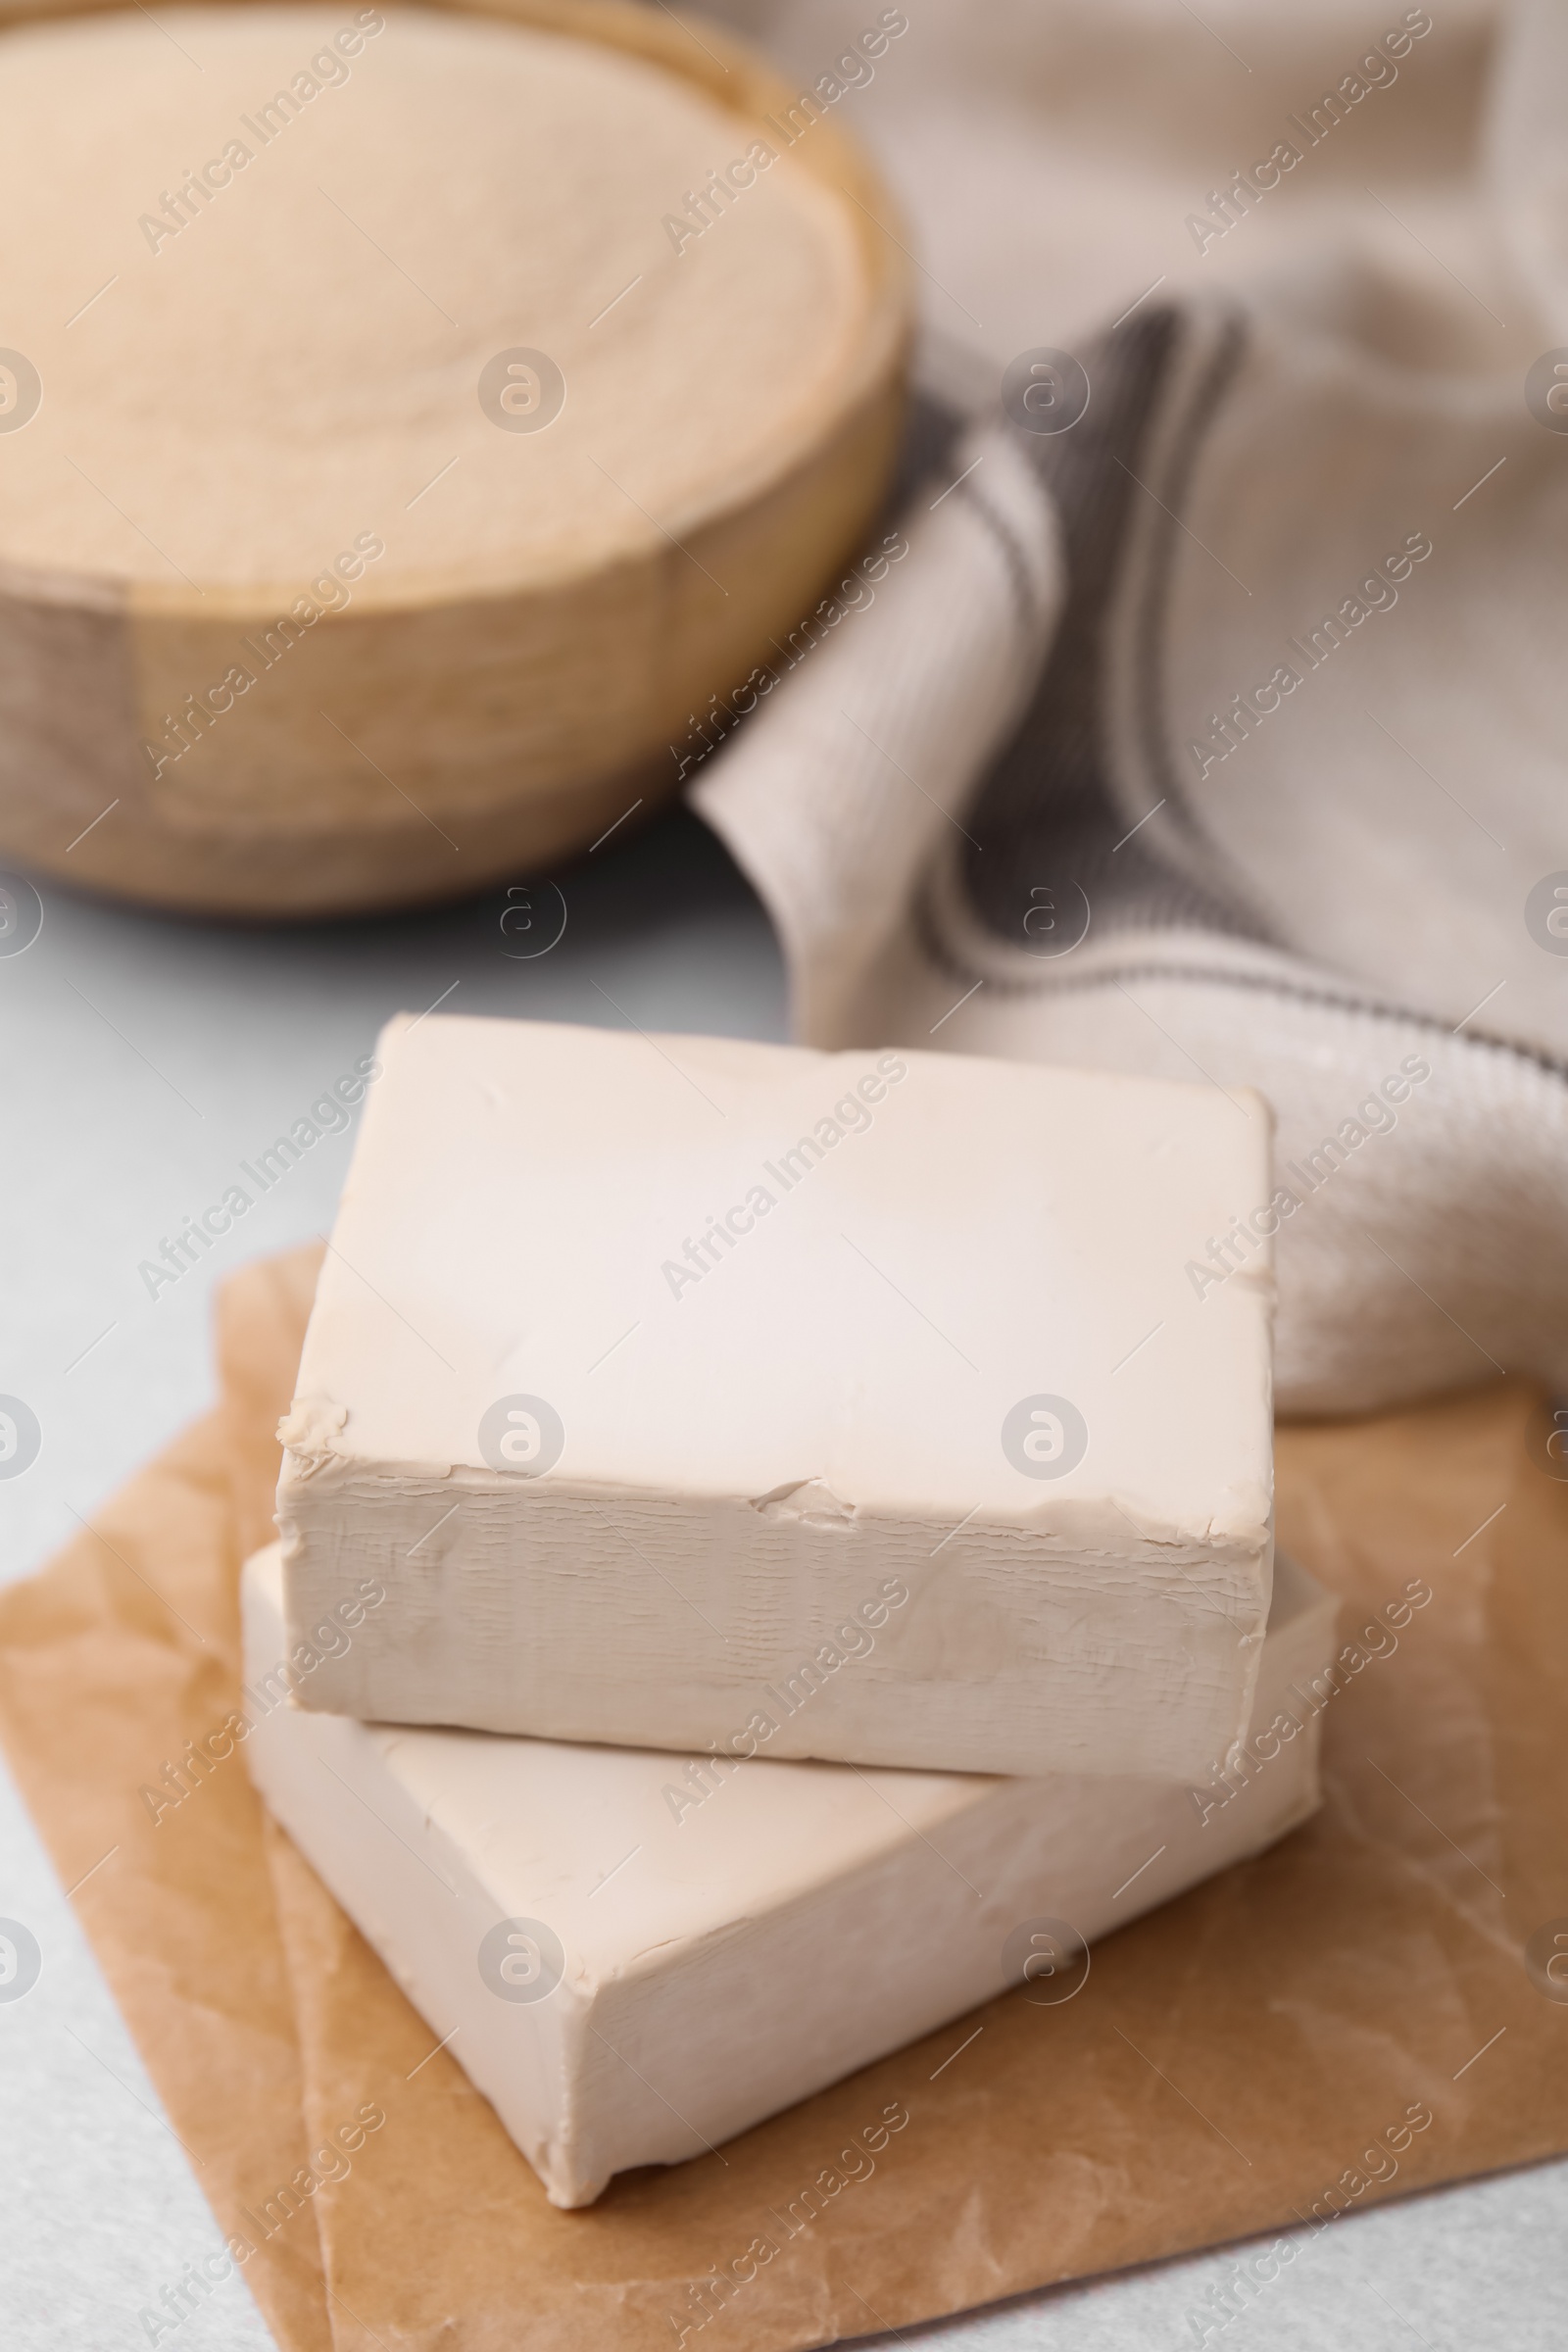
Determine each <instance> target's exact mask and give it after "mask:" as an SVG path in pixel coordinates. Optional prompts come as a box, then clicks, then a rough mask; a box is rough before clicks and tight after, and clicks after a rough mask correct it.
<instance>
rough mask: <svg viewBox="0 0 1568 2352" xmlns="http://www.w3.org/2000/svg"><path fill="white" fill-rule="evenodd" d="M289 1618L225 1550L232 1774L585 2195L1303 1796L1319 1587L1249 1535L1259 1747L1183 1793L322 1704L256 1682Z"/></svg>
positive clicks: (1324, 1640) (991, 1981) (1059, 1962)
mask: <svg viewBox="0 0 1568 2352" xmlns="http://www.w3.org/2000/svg"><path fill="white" fill-rule="evenodd" d="M388 1606H390V1596H389V1597H388V1600H387V1601H386V1602H384V1603H382V1604H380V1605H379V1606H377V1607H372V1608H371V1609H370V1611H369V1612H368V1615H365V1616H364V1618H363V1623H362V1624H361V1626H360V1627H359V1630H357V1631H356V1632H355V1633H354V1635H353V1639H354V1641H355V1642H356V1643H357V1642H358V1641H359V1640H360V1638H361V1634H362V1633H363V1631H364V1630H365V1627H366V1626H368V1625H369V1624H370V1623H372V1622H373V1621H374V1620H375V1619H376V1618H377V1617H379V1616H381V1615H383V1614H384V1612H385V1609H386V1607H388ZM361 1614H362V1612H361V1611H360V1610H358V1609H351V1611H350V1615H351V1617H357V1616H360V1615H361ZM293 1631H294V1629H293V1628H289V1629H287V1630H285V1628H284V1624H283V1612H282V1578H281V1574H280V1569H279V1563H278V1555H277V1552H276V1550H275V1548H274V1549H273V1550H272V1551H270V1552H266V1553H263V1554H262V1555H261V1556H260V1557H259V1558H257V1559H254V1560H252V1561H251V1562H250V1564H249V1566H248V1567H247V1569H246V1573H245V1666H246V1679H247V1682H248V1684H249V1686H250V1691H249V1697H250V1703H251V1707H252V1711H253V1714H254V1715H255V1716H256V1718H257V1720H256V1721H255V1724H254V1728H253V1730H252V1732H251V1734H250V1737H249V1739H248V1740H247V1741H246V1747H245V1753H246V1755H247V1757H248V1758H249V1759H250V1767H251V1771H252V1773H253V1774H254V1776H255V1778H256V1781H257V1783H258V1785H259V1787H260V1788H261V1790H262V1792H263V1794H264V1796H265V1797H266V1799H267V1801H268V1803H269V1804H270V1807H271V1809H272V1811H273V1812H274V1814H275V1815H276V1816H277V1819H278V1820H279V1821H280V1822H281V1823H282V1824H283V1826H284V1828H285V1829H286V1830H287V1831H288V1832H289V1833H290V1835H291V1836H292V1837H293V1838H294V1839H295V1841H296V1842H297V1843H298V1844H299V1846H300V1847H301V1849H302V1850H303V1851H304V1853H305V1854H306V1856H307V1858H308V1859H309V1860H310V1861H311V1862H312V1863H313V1864H314V1865H315V1867H316V1868H317V1869H318V1870H319V1872H320V1874H321V1876H322V1878H323V1879H324V1880H325V1881H326V1884H327V1885H328V1886H329V1887H331V1888H332V1890H333V1891H334V1893H335V1894H336V1895H337V1897H338V1899H339V1901H340V1902H341V1903H342V1904H343V1905H344V1908H345V1909H346V1910H347V1911H348V1912H349V1914H350V1916H351V1917H352V1918H353V1919H354V1921H355V1922H356V1924H357V1925H358V1926H359V1927H360V1929H361V1930H362V1931H363V1933H364V1934H365V1936H367V1937H368V1939H369V1941H370V1942H371V1943H372V1944H373V1945H374V1946H375V1948H376V1949H377V1950H378V1951H379V1952H380V1954H381V1956H382V1958H383V1959H384V1960H385V1962H386V1964H387V1966H388V1967H389V1969H390V1970H391V1971H392V1973H393V1975H394V1976H395V1977H396V1979H397V1981H398V1983H399V1984H400V1985H402V1986H403V1989H404V1990H405V1992H406V1993H407V1994H408V1996H409V1998H410V1999H411V2000H412V2001H413V2002H414V2004H415V2005H416V2007H417V2009H418V2010H419V2011H420V2013H421V2014H422V2015H423V2017H424V2018H425V2020H426V2021H427V2023H428V2024H429V2026H430V2028H431V2033H432V2038H434V2039H438V2040H443V2041H444V2040H447V2039H448V2037H450V2036H453V2035H456V2038H455V2039H454V2040H452V2043H451V2047H452V2052H453V2055H454V2057H456V2058H458V2059H459V2060H460V2061H461V2063H462V2064H463V2066H464V2067H465V2068H466V2071H467V2073H468V2075H469V2077H470V2078H471V2080H472V2081H473V2082H475V2083H476V2084H477V2086H478V2088H479V2089H480V2090H482V2091H483V2092H484V2093H485V2095H486V2097H487V2098H489V2099H490V2101H491V2103H492V2104H493V2106H494V2107H495V2109H496V2112H497V2114H498V2115H499V2116H500V2118H501V2121H502V2123H503V2125H504V2126H505V2127H506V2129H507V2131H509V2132H510V2133H511V2135H512V2137H513V2139H514V2140H515V2142H516V2144H517V2146H518V2147H519V2148H520V2149H521V2150H522V2152H523V2154H524V2155H525V2156H526V2157H527V2158H528V2160H529V2162H530V2163H531V2164H532V2165H533V2166H534V2168H535V2170H536V2171H537V2172H538V2173H539V2175H540V2177H541V2179H542V2180H543V2181H544V2183H545V2187H546V2190H547V2192H548V2194H549V2196H550V2198H551V2200H552V2201H553V2202H554V2203H555V2204H557V2205H586V2204H588V2203H590V2202H591V2201H592V2200H593V2198H595V2197H596V2196H598V2195H599V2193H600V2191H601V2190H602V2189H603V2188H604V2187H605V2185H606V2183H607V2181H608V2180H610V2178H611V2176H612V2174H613V2173H616V2172H619V2171H622V2170H623V2169H625V2168H626V2167H627V2166H630V2165H639V2164H673V2163H677V2162H679V2161H680V2160H681V2159H683V2158H685V2157H688V2156H698V2155H701V2154H702V2153H703V2151H704V2150H705V2149H706V2148H708V2147H711V2146H717V2145H718V2144H719V2143H720V2142H721V2141H723V2140H725V2139H727V2138H729V2137H730V2135H731V2134H732V2133H734V2132H737V2131H745V2130H746V2129H747V2128H748V2127H749V2126H751V2125H752V2124H755V2123H758V2122H760V2121H761V2119H762V2118H763V2117H764V2116H767V2115H771V2114H773V2113H775V2112H776V2111H777V2110H778V2109H779V2108H781V2107H784V2106H787V2105H789V2104H790V2103H791V2102H792V2101H794V2100H796V2099H801V2098H805V2097H807V2096H808V2095H809V2093H810V2092H812V2091H814V2090H818V2089H820V2088H821V2087H822V2086H823V2085H824V2084H825V2083H828V2082H835V2081H837V2080H838V2079H839V2078H840V2077H841V2076H844V2075H847V2074H850V2073H852V2072H853V2071H854V2070H855V2069H856V2068H857V2067H859V2066H865V2065H868V2064H869V2063H870V2062H871V2061H872V2060H873V2059H875V2058H879V2057H881V2056H882V2055H883V2054H884V2053H885V2052H887V2051H889V2050H893V2049H897V2048H898V2047H900V2046H901V2045H902V2044H903V2043H904V2042H907V2041H910V2040H912V2039H914V2038H915V2037H916V2036H917V2035H919V2034H927V2033H930V2032H932V2031H933V2030H934V2029H935V2028H936V2027H938V2026H940V2025H943V2024H945V2023H946V2022H947V2021H948V2020H949V2019H951V2018H955V2017H960V2016H962V2015H963V2013H964V2012H965V2011H966V2010H969V2009H972V2008H973V2007H975V2005H976V2004H977V2003H979V2002H981V2001H984V2000H989V1999H990V1998H991V1997H992V1996H993V1995H994V1994H996V1993H999V1992H1001V1991H1002V1990H1004V1988H1005V1986H1007V1985H1020V1984H1021V1985H1023V1986H1024V1988H1025V1997H1026V1998H1028V1999H1030V2000H1036V2001H1040V2002H1056V2001H1061V2000H1071V1999H1075V1998H1076V1997H1078V1995H1079V1994H1081V1993H1083V1992H1084V1991H1085V1989H1086V1980H1087V1977H1088V1976H1089V1975H1090V1974H1092V1960H1093V1955H1092V1950H1091V1948H1090V1947H1092V1946H1093V1944H1094V1942H1095V1940H1096V1939H1097V1938H1098V1937H1099V1936H1102V1935H1104V1934H1107V1933H1108V1932H1109V1931H1110V1930H1111V1929H1113V1928H1118V1927H1122V1926H1125V1925H1126V1923H1127V1922H1128V1921H1129V1920H1131V1919H1136V1918H1137V1917H1138V1915H1139V1913H1140V1912H1143V1911H1147V1910H1150V1909H1151V1908H1152V1906H1153V1905H1154V1904H1156V1903H1162V1902H1165V1901H1167V1900H1168V1899H1169V1898H1170V1897H1171V1896H1172V1895H1174V1894H1177V1893H1179V1892H1180V1891H1181V1890H1182V1889H1183V1888H1184V1887H1191V1886H1193V1885H1195V1884H1196V1883H1197V1882H1198V1881H1199V1880H1201V1879H1203V1878H1207V1877H1208V1876H1209V1875H1210V1874H1211V1873H1212V1872H1214V1871H1216V1870H1221V1869H1224V1868H1225V1866H1226V1865H1227V1864H1229V1863H1232V1862H1236V1861H1239V1860H1241V1859H1242V1858H1243V1857H1244V1856H1246V1855H1248V1854H1252V1853H1255V1852H1257V1851H1258V1850H1259V1849H1260V1848H1261V1847H1263V1846H1266V1845H1268V1844H1270V1843H1272V1841H1273V1840H1274V1839H1275V1838H1280V1837H1282V1836H1283V1835H1284V1834H1285V1832H1286V1831H1287V1830H1290V1829H1292V1828H1294V1827H1295V1825H1296V1824H1297V1823H1298V1822H1299V1821H1301V1820H1303V1819H1304V1818H1305V1817H1306V1815H1307V1814H1309V1813H1310V1812H1311V1811H1312V1810H1313V1808H1314V1806H1315V1805H1316V1803H1317V1801H1318V1768H1317V1767H1318V1758H1317V1723H1316V1704H1315V1703H1314V1700H1313V1697H1312V1692H1311V1686H1312V1682H1313V1679H1314V1677H1318V1678H1321V1676H1322V1673H1323V1670H1324V1668H1325V1667H1326V1666H1327V1664H1328V1662H1329V1659H1330V1657H1331V1656H1332V1653H1333V1647H1334V1606H1333V1603H1332V1601H1331V1600H1330V1598H1329V1596H1328V1595H1327V1594H1326V1593H1323V1592H1322V1591H1321V1590H1320V1588H1319V1587H1318V1586H1316V1585H1315V1584H1313V1582H1312V1580H1311V1579H1310V1578H1309V1577H1307V1576H1305V1575H1303V1573H1302V1572H1301V1571H1300V1570H1299V1568H1296V1567H1295V1566H1294V1565H1293V1564H1292V1563H1291V1562H1289V1561H1287V1560H1283V1559H1282V1560H1281V1561H1280V1563H1279V1575H1278V1578H1277V1581H1276V1584H1275V1591H1274V1603H1273V1609H1272V1613H1271V1615H1270V1618H1269V1625H1268V1637H1267V1641H1266V1642H1265V1643H1264V1646H1263V1652H1262V1665H1261V1671H1260V1674H1259V1676H1258V1683H1257V1690H1256V1695H1255V1701H1254V1707H1253V1713H1252V1717H1251V1724H1252V1728H1253V1730H1254V1731H1257V1732H1262V1731H1264V1730H1265V1728H1266V1727H1275V1728H1276V1736H1275V1738H1274V1741H1273V1746H1272V1749H1270V1748H1269V1747H1268V1746H1266V1745H1264V1744H1263V1743H1262V1742H1259V1743H1258V1752H1259V1753H1261V1754H1263V1755H1267V1756H1269V1758H1270V1760H1269V1761H1268V1762H1267V1763H1264V1764H1261V1765H1259V1764H1258V1763H1257V1762H1256V1761H1255V1760H1254V1761H1252V1762H1250V1764H1249V1766H1248V1767H1247V1770H1246V1772H1245V1773H1244V1774H1238V1775H1236V1776H1234V1780H1235V1793H1234V1794H1231V1793H1230V1792H1229V1791H1225V1792H1223V1793H1222V1792H1221V1791H1220V1790H1219V1789H1215V1788H1211V1787H1209V1786H1208V1785H1207V1780H1206V1776H1205V1785H1204V1788H1203V1789H1201V1790H1199V1791H1198V1799H1199V1801H1197V1802H1195V1801H1194V1791H1193V1790H1191V1789H1187V1788H1185V1787H1183V1786H1181V1785H1180V1784H1179V1783H1173V1782H1171V1781H1168V1780H1158V1779H1154V1778H1151V1777H1143V1776H1127V1777H1113V1776H1111V1775H1108V1774H1096V1775H1082V1776H1074V1775H1070V1774H1056V1775H1054V1776H1052V1777H1051V1778H1048V1779H1039V1780H995V1779H988V1778H983V1777H981V1776H980V1775H977V1774H955V1773H940V1774H939V1773H924V1772H918V1773H917V1772H891V1771H878V1770H875V1769H873V1770H870V1771H864V1772H862V1771H859V1770H858V1769H856V1768H854V1767H851V1766H847V1765H836V1766H835V1765H830V1764H769V1763H765V1762H762V1761H749V1762H745V1763H740V1762H737V1763H732V1764H728V1765H726V1766H725V1767H723V1768H722V1769H720V1768H719V1767H718V1766H717V1765H715V1764H713V1763H711V1762H710V1763H709V1764H708V1765H707V1766H706V1767H704V1768H703V1770H702V1773H701V1776H700V1777H699V1778H693V1777H690V1776H688V1775H687V1774H686V1773H685V1772H684V1771H683V1770H682V1769H681V1766H682V1763H683V1759H681V1758H678V1757H675V1756H672V1755H670V1754H668V1753H667V1752H666V1753H660V1752H658V1751H655V1750H644V1749H638V1748H630V1747H591V1746H573V1745H568V1744H565V1743H563V1742H560V1741H556V1740H522V1739H513V1740H506V1739H494V1738H489V1737H486V1736H485V1735H484V1734H482V1733H477V1732H452V1731H430V1730H414V1731H410V1730H402V1729H398V1728H396V1727H393V1726H389V1725H385V1724H361V1723H353V1722H349V1721H346V1720H344V1719H343V1718H341V1717H337V1716H332V1715H322V1714H319V1713H309V1712H307V1711H306V1710H304V1709H303V1708H301V1707H298V1706H292V1705H289V1704H288V1703H286V1701H285V1702H284V1703H271V1702H272V1701H274V1700H276V1699H277V1698H278V1697H279V1695H280V1694H281V1692H282V1691H283V1690H284V1689H285V1688H286V1684H287V1680H288V1669H287V1666H286V1664H285V1663H284V1661H285V1657H286V1655H287V1653H288V1651H289V1650H290V1648H291V1646H292V1642H293ZM343 1638H344V1636H343V1633H342V1632H341V1631H340V1630H335V1631H334V1633H333V1635H332V1636H331V1638H330V1646H333V1647H337V1646H339V1645H340V1644H341V1642H342V1640H343ZM309 1680H310V1681H311V1682H312V1683H313V1684H314V1683H315V1682H316V1681H317V1680H318V1676H317V1675H315V1674H313V1675H312V1676H311V1677H310V1678H309ZM1320 1688H1321V1684H1320ZM1316 1703H1317V1704H1320V1703H1321V1702H1320V1701H1318V1702H1316ZM1287 1734H1288V1736H1287ZM693 1791H700V1793H699V1794H698V1795H697V1797H696V1800H695V1801H693ZM1089 1997H1090V1998H1093V1997H1094V1996H1093V1993H1092V1991H1091V1992H1090V1994H1089ZM960 2031H961V2029H960Z"/></svg>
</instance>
